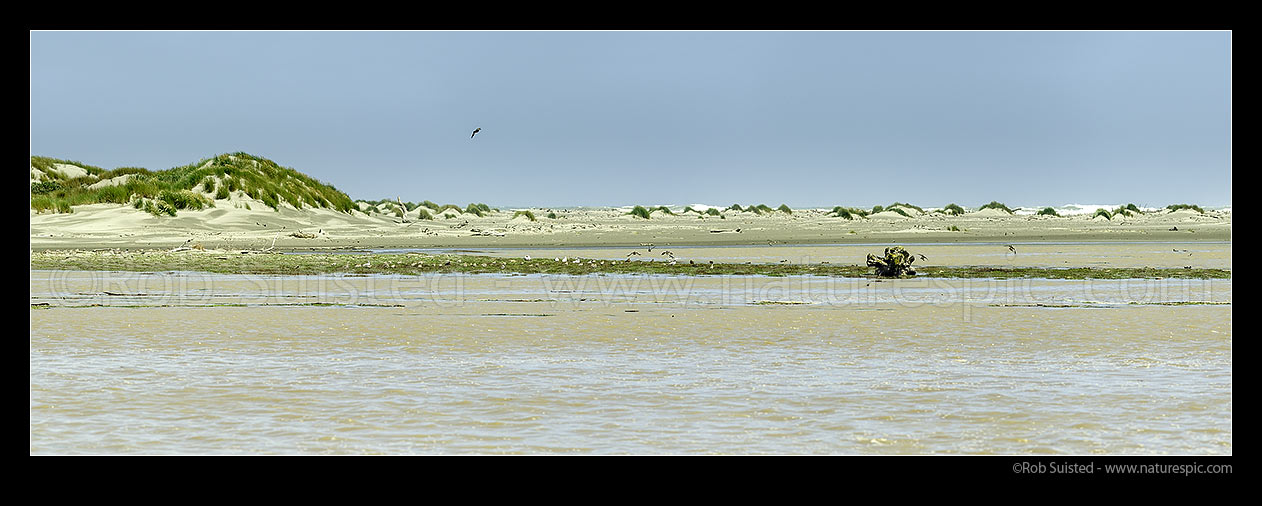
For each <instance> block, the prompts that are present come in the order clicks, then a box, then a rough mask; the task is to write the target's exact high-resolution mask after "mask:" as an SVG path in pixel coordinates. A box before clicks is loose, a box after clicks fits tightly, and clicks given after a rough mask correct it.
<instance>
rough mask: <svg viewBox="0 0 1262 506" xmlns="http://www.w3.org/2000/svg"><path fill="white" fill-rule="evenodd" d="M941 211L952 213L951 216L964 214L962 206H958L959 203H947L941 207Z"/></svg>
mask: <svg viewBox="0 0 1262 506" xmlns="http://www.w3.org/2000/svg"><path fill="white" fill-rule="evenodd" d="M942 212H943V213H946V214H949V215H952V216H959V215H962V214H964V208H963V207H960V206H959V205H957V204H955V203H951V204H947V205H946V207H944V208H942Z"/></svg>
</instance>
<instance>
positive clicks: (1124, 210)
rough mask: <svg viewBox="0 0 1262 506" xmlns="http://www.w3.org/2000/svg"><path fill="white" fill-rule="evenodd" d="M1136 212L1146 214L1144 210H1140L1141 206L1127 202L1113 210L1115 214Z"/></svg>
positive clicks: (1132, 213) (1133, 213)
mask: <svg viewBox="0 0 1262 506" xmlns="http://www.w3.org/2000/svg"><path fill="white" fill-rule="evenodd" d="M1136 214H1144V212H1143V211H1140V210H1139V207H1137V206H1135V204H1126V205H1124V206H1122V207H1119V208H1117V209H1114V210H1113V216H1118V215H1121V216H1134V215H1136Z"/></svg>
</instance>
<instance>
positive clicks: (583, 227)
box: [30, 197, 1231, 254]
mask: <svg viewBox="0 0 1262 506" xmlns="http://www.w3.org/2000/svg"><path fill="white" fill-rule="evenodd" d="M251 203H252V205H250V204H251ZM247 206H248V209H247V208H246V207H247ZM518 210H525V209H500V210H498V211H493V212H491V213H487V215H486V216H476V215H474V214H471V213H458V212H455V211H447V212H446V216H449V217H443V215H440V216H437V217H435V218H434V219H432V220H422V219H418V218H417V212H416V211H415V210H414V211H412V212H410V213H408V214H407V215H406V216H405V217H404V218H399V217H397V216H395V215H393V214H389V215H387V214H379V213H378V214H371V215H369V214H365V213H362V212H352V213H343V212H338V211H334V210H330V209H312V208H304V209H301V210H299V209H294V208H293V207H291V206H289V205H287V204H284V203H282V204H281V205H280V206H279V209H278V210H275V211H274V210H272V209H271V208H268V207H267V206H265V205H263V204H262V203H259V202H257V201H254V202H250V199H248V198H244V199H238V198H236V197H234V199H233V200H231V201H218V203H217V206H216V207H213V208H208V209H204V210H181V211H180V212H179V214H178V216H174V217H157V216H153V215H150V214H148V213H144V212H141V211H138V210H136V209H133V208H131V207H128V206H122V205H117V204H91V205H83V206H76V207H75V209H74V213H71V214H58V213H48V212H45V213H37V212H35V211H34V210H32V211H31V213H30V232H31V240H30V246H31V248H32V249H35V250H43V249H100V248H119V249H150V248H157V249H169V248H175V247H180V246H190V245H193V244H200V245H201V246H202V247H204V248H208V249H266V248H272V249H276V250H322V249H388V248H558V247H560V248H564V247H619V248H621V247H636V246H641V245H646V244H654V245H657V246H663V247H666V246H672V247H674V246H718V245H724V246H734V245H748V246H776V245H785V244H803V245H809V244H896V243H942V244H951V243H986V242H1001V243H1032V242H1069V243H1073V242H1117V241H1122V242H1128V241H1149V242H1203V241H1218V242H1221V241H1230V240H1231V211H1230V210H1217V211H1216V210H1209V211H1206V212H1205V213H1199V212H1196V211H1192V210H1180V211H1168V210H1164V209H1161V210H1153V211H1150V212H1145V213H1142V214H1136V215H1133V216H1114V217H1113V218H1112V219H1108V220H1106V219H1104V218H1102V217H1092V216H1090V215H1087V214H1082V215H1073V216H1064V217H1050V216H1041V215H1023V214H1008V213H1006V212H1003V211H998V210H994V209H985V210H981V211H977V212H969V213H965V214H963V215H959V216H951V215H946V214H942V213H935V212H927V213H917V212H914V211H912V212H909V214H911V215H912V216H902V215H899V214H895V213H891V212H888V211H887V212H882V213H877V214H874V215H871V216H870V217H867V218H856V219H853V220H847V219H844V218H839V217H835V216H831V215H830V214H829V212H828V211H827V210H823V209H796V210H794V211H793V212H792V214H788V213H783V212H771V213H763V214H756V213H753V212H747V211H724V212H723V218H719V217H717V216H707V215H699V214H697V213H686V214H683V213H681V212H680V210H678V209H677V210H675V212H676V213H677V214H675V215H669V214H665V213H662V212H655V213H653V214H652V216H651V218H650V219H643V218H639V217H635V216H631V215H628V214H627V210H626V209H624V208H581V209H562V208H534V209H528V210H530V211H531V212H532V213H533V214H534V215H535V216H536V221H530V220H529V219H527V218H525V217H524V216H516V211H518ZM549 213H553V214H554V215H555V216H556V218H546V217H545V216H547V215H548V214H549ZM953 227H954V228H953ZM624 254H625V253H624Z"/></svg>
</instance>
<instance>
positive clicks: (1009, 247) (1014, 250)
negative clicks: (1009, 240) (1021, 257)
mask: <svg viewBox="0 0 1262 506" xmlns="http://www.w3.org/2000/svg"><path fill="white" fill-rule="evenodd" d="M1008 251H1011V252H1012V254H1013V255H1015V254H1017V249H1016V248H1014V247H1012V245H1011V244H1009V245H1008Z"/></svg>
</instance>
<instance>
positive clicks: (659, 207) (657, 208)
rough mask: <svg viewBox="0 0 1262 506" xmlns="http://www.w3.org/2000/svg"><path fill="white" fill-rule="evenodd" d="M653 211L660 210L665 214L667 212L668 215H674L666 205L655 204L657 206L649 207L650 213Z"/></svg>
mask: <svg viewBox="0 0 1262 506" xmlns="http://www.w3.org/2000/svg"><path fill="white" fill-rule="evenodd" d="M654 211H661V212H663V213H666V214H669V215H671V216H674V215H675V213H673V212H671V210H670V208H669V207H666V206H657V207H654V208H652V209H649V212H650V213H652V212H654Z"/></svg>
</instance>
